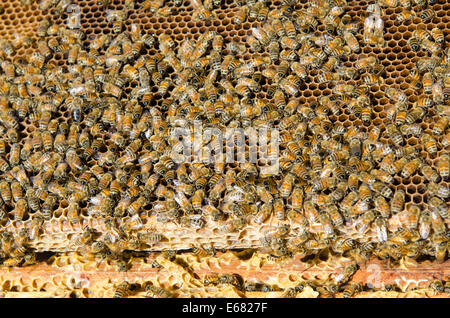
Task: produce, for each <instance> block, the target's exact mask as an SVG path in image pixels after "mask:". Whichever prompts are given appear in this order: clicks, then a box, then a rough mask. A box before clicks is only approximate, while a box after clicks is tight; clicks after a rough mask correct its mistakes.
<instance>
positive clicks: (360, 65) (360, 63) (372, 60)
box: [355, 56, 379, 70]
mask: <svg viewBox="0 0 450 318" xmlns="http://www.w3.org/2000/svg"><path fill="white" fill-rule="evenodd" d="M378 63H379V61H378V59H377V58H376V57H375V56H367V57H360V58H359V59H358V60H357V61H356V63H355V67H356V68H357V69H363V70H364V69H370V68H373V67H374V66H375V65H377V64H378Z"/></svg>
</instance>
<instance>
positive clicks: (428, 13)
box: [419, 9, 436, 22]
mask: <svg viewBox="0 0 450 318" xmlns="http://www.w3.org/2000/svg"><path fill="white" fill-rule="evenodd" d="M435 16H436V12H435V11H434V10H433V9H426V10H423V11H422V12H420V14H419V17H420V18H421V19H422V21H423V22H427V21H429V20H431V19H433V18H434V17H435Z"/></svg>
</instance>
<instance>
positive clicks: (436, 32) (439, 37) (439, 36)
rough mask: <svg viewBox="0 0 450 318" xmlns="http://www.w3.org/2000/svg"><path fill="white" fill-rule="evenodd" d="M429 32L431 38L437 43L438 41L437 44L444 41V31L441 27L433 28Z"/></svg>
mask: <svg viewBox="0 0 450 318" xmlns="http://www.w3.org/2000/svg"><path fill="white" fill-rule="evenodd" d="M430 33H431V36H432V37H433V39H434V40H435V41H436V42H437V43H439V44H443V43H444V33H443V32H442V30H441V29H439V28H433V29H432V30H431V32H430Z"/></svg>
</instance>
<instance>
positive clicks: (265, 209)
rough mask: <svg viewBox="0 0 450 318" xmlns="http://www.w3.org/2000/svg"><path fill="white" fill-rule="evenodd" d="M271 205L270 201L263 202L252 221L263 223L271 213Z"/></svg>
mask: <svg viewBox="0 0 450 318" xmlns="http://www.w3.org/2000/svg"><path fill="white" fill-rule="evenodd" d="M272 210H273V205H272V204H271V203H264V204H263V205H262V206H261V207H260V208H259V211H258V213H257V214H256V215H255V216H254V218H253V221H254V222H255V223H257V224H262V223H264V222H265V221H266V220H267V219H268V218H269V217H270V215H271V214H272Z"/></svg>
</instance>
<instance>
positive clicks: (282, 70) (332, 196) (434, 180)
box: [0, 0, 450, 292]
mask: <svg viewBox="0 0 450 318" xmlns="http://www.w3.org/2000/svg"><path fill="white" fill-rule="evenodd" d="M107 2H108V1H106V2H105V4H104V5H105V7H107V5H108V3H107ZM176 4H177V5H179V4H181V2H180V1H178V2H177V3H176ZM400 4H401V5H402V6H403V7H404V8H405V10H409V9H410V8H412V7H413V6H415V5H417V6H420V7H421V8H422V9H423V10H422V9H421V10H422V11H420V12H421V13H420V17H421V19H422V20H423V21H424V22H427V21H430V20H431V19H432V18H433V16H434V12H433V11H432V10H431V9H430V8H427V5H428V4H427V2H424V1H414V2H411V1H409V0H406V1H403V0H402V1H399V2H397V1H380V2H379V3H377V4H372V5H369V6H368V8H367V17H366V18H365V20H364V21H360V20H358V19H357V18H353V17H351V16H350V15H349V14H348V13H347V12H346V5H347V4H346V1H345V0H316V1H311V2H310V3H308V5H307V7H306V9H305V10H302V9H300V8H299V6H298V4H297V1H294V0H284V1H282V4H281V5H280V6H279V7H278V8H274V9H271V10H269V9H268V8H269V7H270V4H269V2H268V1H265V0H264V1H248V2H247V3H244V2H243V3H240V4H239V5H240V6H241V8H239V10H238V11H236V16H235V18H234V20H233V22H234V23H235V24H241V23H243V22H245V21H246V19H249V20H250V21H258V22H259V24H258V26H255V27H253V28H252V29H251V30H250V31H249V34H248V36H247V38H246V41H245V43H239V42H237V41H233V40H232V41H229V40H228V39H227V38H226V37H224V36H223V35H221V34H219V33H217V32H215V31H207V32H204V33H203V34H201V35H200V36H199V37H198V38H197V39H192V38H185V39H184V40H183V41H182V42H181V43H180V44H179V45H177V42H175V41H174V39H172V37H171V36H170V35H168V34H164V33H161V34H159V35H153V34H149V33H146V32H144V31H143V30H142V29H141V26H140V25H139V24H131V26H130V27H129V30H124V21H125V20H126V18H127V14H126V12H125V11H118V10H109V11H107V12H105V15H106V19H107V21H108V22H109V23H110V24H111V25H112V27H113V32H112V34H99V35H96V37H95V39H92V40H90V41H88V43H87V44H86V41H84V40H85V39H86V36H85V34H84V32H83V30H81V29H76V28H71V27H70V25H69V26H66V25H55V24H51V23H50V22H49V21H48V20H43V21H41V22H40V23H39V26H38V28H37V30H36V35H37V38H38V39H37V40H36V41H35V42H33V41H31V40H30V39H28V38H26V37H20V36H18V37H17V38H16V39H15V40H14V41H8V40H6V39H2V40H1V41H0V69H1V72H0V83H1V84H0V136H1V137H0V172H1V173H2V175H1V177H0V198H1V199H0V216H1V222H2V229H1V233H0V237H1V255H0V256H1V258H2V259H3V263H4V264H5V265H8V266H18V265H27V264H32V263H33V262H35V255H34V253H33V249H32V248H31V247H30V242H31V241H34V240H39V238H40V236H41V235H43V234H44V233H43V224H44V222H48V221H49V220H51V219H52V218H53V216H54V214H55V211H56V210H57V209H61V207H60V204H61V202H63V201H64V202H67V208H66V209H65V212H64V215H65V216H66V217H67V219H68V221H69V222H70V223H72V224H80V223H81V221H82V219H83V218H84V217H85V215H88V216H89V217H91V218H98V219H102V220H104V223H105V225H106V227H107V231H106V232H105V233H98V232H96V231H94V230H93V229H91V228H85V229H84V230H83V232H82V233H81V234H79V235H78V236H75V237H74V238H73V239H72V240H71V242H70V244H69V245H70V246H71V248H73V249H75V250H79V251H83V252H86V253H90V254H93V255H98V256H101V257H102V258H112V259H114V260H117V261H118V263H119V268H120V269H123V270H126V268H127V261H126V256H124V255H125V251H129V250H145V249H146V248H148V247H152V246H155V245H157V244H158V243H159V242H161V241H162V240H165V239H166V238H165V236H164V235H163V234H162V233H159V232H158V231H157V230H150V231H146V230H145V231H144V229H143V222H142V218H141V217H142V216H143V215H144V213H146V212H145V211H147V210H149V211H150V213H151V214H152V215H155V217H156V220H157V222H158V223H168V222H173V223H176V224H179V225H180V226H185V227H189V228H192V229H202V228H205V227H218V228H220V230H221V231H222V233H230V232H239V231H241V230H243V229H245V228H246V227H247V226H248V225H256V226H261V225H263V224H265V223H267V222H269V220H270V222H271V225H272V226H271V227H269V230H266V231H264V233H261V240H260V241H261V245H262V246H263V250H265V251H266V252H267V253H269V254H270V255H271V257H273V258H275V259H283V258H286V257H291V256H292V255H293V254H295V253H305V254H316V253H319V252H321V251H323V250H328V251H329V252H330V253H337V254H343V255H346V256H350V257H352V258H354V259H355V262H356V263H361V262H365V261H366V260H368V259H369V257H371V255H375V256H376V257H379V258H382V259H389V258H390V259H394V260H398V259H400V258H402V257H405V256H406V257H409V258H413V259H418V258H419V257H420V256H422V255H425V256H428V257H432V258H433V259H436V260H437V261H438V262H443V261H444V260H445V259H446V257H447V253H448V248H449V240H448V229H447V224H446V222H448V203H447V200H448V197H449V187H448V183H447V182H448V177H449V161H450V158H449V155H448V152H446V149H448V146H449V144H450V134H449V112H448V106H447V105H446V103H448V100H449V97H450V76H449V75H450V73H449V72H450V65H449V58H450V50H449V48H448V46H447V45H446V43H445V39H444V35H443V33H442V31H440V30H439V29H433V30H431V32H428V31H427V30H426V29H425V28H417V30H416V31H415V32H414V34H413V36H412V37H411V39H410V40H409V42H408V43H409V46H410V47H411V49H412V50H414V51H418V50H423V51H424V52H426V53H427V56H426V57H425V58H422V59H419V60H417V62H416V63H415V67H414V69H413V70H411V81H410V85H411V87H412V88H414V89H415V90H416V93H417V95H418V98H417V101H416V102H414V103H411V102H410V101H409V100H408V96H407V95H406V94H405V93H404V92H403V91H402V90H401V89H399V88H395V87H392V86H386V85H384V77H385V75H386V71H385V69H384V67H383V65H382V64H381V63H380V61H379V60H378V59H377V57H376V56H373V55H363V54H360V52H361V46H362V45H364V44H366V45H383V43H384V40H383V32H384V26H383V21H382V18H383V9H382V8H384V7H393V6H397V5H400ZM43 5H45V6H46V8H47V9H48V8H50V7H52V6H56V7H61V8H66V7H67V6H68V5H69V4H68V2H67V1H42V2H41V7H42V6H43ZM135 5H136V4H135V3H134V2H133V1H127V2H126V5H125V7H126V8H134V7H135ZM192 5H193V6H194V8H195V12H196V14H195V16H196V17H195V18H197V19H199V20H207V19H211V16H213V11H214V8H217V7H219V6H220V2H219V1H205V2H203V3H202V2H200V1H192ZM430 5H431V4H430ZM141 7H142V8H143V9H149V10H150V11H151V13H155V14H156V13H158V12H160V14H162V15H164V14H170V12H169V13H167V12H162V11H161V9H163V8H164V1H144V2H143V4H141ZM402 14H403V13H402ZM380 20H381V21H380ZM404 20H405V19H403V20H402V21H404ZM322 26H323V30H324V31H323V32H318V30H319V28H321V27H322ZM361 35H362V36H361ZM360 38H362V39H363V41H362V42H364V43H362V44H361V41H360V40H359V39H360ZM30 45H33V46H34V47H35V48H36V51H35V52H34V53H33V54H31V55H30V56H28V57H17V56H16V54H15V52H16V51H17V50H18V49H20V48H21V47H22V46H30ZM247 50H249V52H250V53H252V55H253V56H252V57H251V58H250V59H243V58H242V56H243V54H244V53H246V52H247ZM145 51H148V52H150V53H149V54H144V52H145ZM56 54H59V55H63V56H64V60H65V61H66V66H56V65H55V64H52V63H48V61H49V60H50V59H51V58H52V57H54V56H55V55H56ZM350 54H357V55H358V58H357V60H356V62H355V63H354V65H353V66H347V65H348V63H345V61H344V59H345V58H346V57H347V56H348V55H350ZM314 73H315V74H318V75H317V76H315V75H313V74H314ZM313 80H314V81H316V82H318V83H320V84H326V85H327V86H328V87H331V93H330V94H322V95H319V96H317V98H314V100H308V101H307V102H301V101H300V99H299V97H300V96H301V95H302V90H303V89H304V87H305V84H306V83H309V82H311V81H313ZM377 85H378V86H380V87H382V92H384V94H385V96H386V97H387V98H388V99H389V106H388V107H387V109H386V120H385V121H384V123H383V124H382V125H375V126H373V125H372V124H373V118H374V111H373V96H371V94H372V93H371V88H372V87H373V86H377ZM130 87H131V88H130ZM58 112H66V113H69V117H70V118H69V119H68V120H66V119H60V118H59V117H58V116H59V115H58ZM343 113H346V114H349V115H351V116H354V117H355V118H357V119H359V120H360V122H361V124H360V125H359V127H358V126H350V127H347V126H345V125H343V124H342V123H339V122H338V121H337V120H336V118H338V117H339V116H340V115H341V114H343ZM432 116H434V117H432ZM431 117H432V118H433V123H432V124H431V128H429V129H424V128H423V127H422V125H421V124H420V122H421V121H424V120H426V119H429V118H431ZM197 120H201V121H202V123H203V124H204V125H205V126H207V127H215V128H219V129H221V130H222V131H225V129H226V128H229V127H233V128H243V129H246V128H253V127H254V128H277V129H278V130H279V131H280V138H279V146H280V154H279V157H278V158H277V159H278V160H279V163H280V171H279V173H278V174H277V175H264V174H261V173H260V167H259V166H258V165H257V164H253V163H250V162H246V163H242V164H237V166H238V169H235V166H236V165H229V164H226V163H221V162H214V163H209V162H194V163H181V164H176V163H175V161H174V158H173V157H172V156H171V155H172V153H173V150H176V149H180V148H181V147H182V144H181V142H180V140H179V139H178V137H175V136H174V134H173V132H174V130H175V129H176V128H177V127H183V128H187V129H189V130H191V131H193V130H194V122H195V121H197ZM23 123H27V124H28V123H29V124H30V125H29V126H30V127H32V129H31V130H30V131H29V133H28V134H25V133H24V132H23V131H21V130H22V127H23ZM411 136H412V137H415V138H418V139H419V140H420V145H408V143H407V140H408V139H409V138H410V137H411ZM209 142H210V143H211V146H212V148H213V149H218V147H219V145H218V144H217V140H214V139H213V140H211V141H207V142H206V143H205V144H202V145H200V147H207V146H210V145H209V144H207V143H209ZM421 149H423V151H420V150H421ZM270 155H271V154H270V153H269V157H270ZM430 158H431V159H430ZM417 174H420V175H421V178H423V180H424V181H425V185H424V187H425V188H426V189H425V192H424V194H423V196H424V199H425V203H423V204H422V203H420V204H416V203H415V202H410V203H408V204H405V203H407V197H408V196H409V195H408V194H407V193H406V192H405V190H403V189H401V188H400V187H398V188H394V187H393V184H394V182H395V181H396V180H409V179H411V178H412V177H414V176H416V175H417ZM393 217H395V218H397V219H399V220H400V226H397V227H395V226H394V227H393V226H392V225H391V224H390V223H391V222H392V221H393V219H394V218H393ZM28 221H30V222H28ZM12 222H14V224H15V226H17V224H19V225H20V224H25V222H27V224H28V225H27V226H23V230H21V231H20V232H18V233H12V232H11V231H9V230H8V229H9V226H10V225H11V224H12ZM221 280H224V281H225V278H223V277H218V281H221ZM226 282H228V281H226ZM148 288H149V290H150V291H151V292H154V291H152V287H151V286H150V287H148ZM355 290H358V288H357V286H356V287H355Z"/></svg>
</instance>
